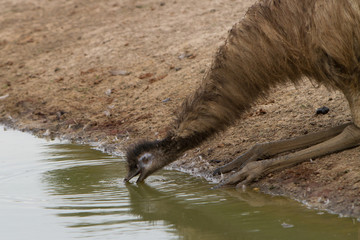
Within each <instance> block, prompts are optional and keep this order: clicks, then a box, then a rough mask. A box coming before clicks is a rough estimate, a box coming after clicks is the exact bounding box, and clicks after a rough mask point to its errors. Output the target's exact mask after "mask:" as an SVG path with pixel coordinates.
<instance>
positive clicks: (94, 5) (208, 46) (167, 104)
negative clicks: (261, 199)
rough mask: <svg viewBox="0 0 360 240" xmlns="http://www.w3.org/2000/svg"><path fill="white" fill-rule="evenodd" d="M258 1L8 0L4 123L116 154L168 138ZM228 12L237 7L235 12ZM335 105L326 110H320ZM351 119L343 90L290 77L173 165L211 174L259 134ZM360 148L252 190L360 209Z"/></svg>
mask: <svg viewBox="0 0 360 240" xmlns="http://www.w3.org/2000/svg"><path fill="white" fill-rule="evenodd" d="M253 2H254V1H253V0H222V1H210V0H204V1H201V2H189V1H185V0H176V1H169V2H165V3H164V2H161V1H156V0H142V1H132V0H128V1H122V2H121V3H119V2H118V1H115V0H113V1H112V0H109V1H102V2H99V1H95V0H90V1H85V0H79V1H76V2H73V1H65V0H59V1H55V2H54V1H52V2H48V1H43V0H32V1H23V0H17V1H10V0H5V1H3V3H2V5H3V7H2V8H1V9H0V52H1V58H0V123H1V124H4V125H8V126H10V127H13V128H15V129H19V130H22V131H27V132H31V133H33V134H35V135H37V136H40V137H49V138H53V137H60V138H66V139H69V140H72V141H74V142H77V143H90V144H91V143H92V144H94V143H96V144H98V145H99V148H102V149H103V150H104V151H106V152H108V153H111V154H118V153H121V152H123V151H124V147H126V146H128V145H129V144H132V143H134V142H136V141H138V140H139V139H143V138H146V139H161V138H162V137H164V136H165V135H166V131H167V129H168V127H167V126H168V125H169V124H170V123H171V122H172V121H173V116H174V112H176V110H177V108H178V106H179V105H180V104H181V103H182V101H183V100H184V99H185V98H186V96H188V95H189V94H190V93H191V92H193V91H194V89H196V87H197V86H198V85H199V84H200V82H201V79H202V77H203V75H204V73H205V72H206V70H207V69H208V67H209V66H210V64H211V61H212V56H213V55H214V53H215V51H216V49H217V48H218V46H219V45H221V44H222V43H223V42H224V39H225V37H226V34H227V31H228V30H229V29H230V28H231V26H232V25H233V24H234V23H236V22H237V21H239V20H240V19H241V17H242V16H243V15H244V13H245V11H246V9H247V8H248V7H249V6H251V5H252V3H253ZM224 16H227V17H226V18H224ZM323 106H326V107H328V108H329V109H330V111H329V113H327V114H325V115H316V114H315V112H316V109H317V108H319V107H323ZM349 121H351V117H350V112H349V109H348V106H347V103H346V101H345V99H344V97H343V96H342V95H341V94H340V93H339V92H329V91H328V90H327V89H326V88H324V87H322V86H316V85H314V84H312V83H311V82H310V81H308V80H306V79H304V82H303V83H301V84H299V85H297V86H294V85H286V86H279V87H277V88H276V89H273V91H272V93H271V94H270V95H269V96H268V97H267V98H266V100H262V101H260V102H258V103H257V105H255V106H254V107H253V108H252V109H251V111H249V112H247V113H246V114H244V116H243V117H242V118H241V119H239V121H238V123H237V124H235V125H234V126H232V127H230V128H229V129H228V130H226V131H225V132H224V133H221V134H220V135H218V136H216V137H215V138H213V139H211V140H209V141H207V142H205V143H204V144H202V145H201V146H200V147H198V148H196V149H193V150H190V151H188V152H187V154H186V156H184V157H182V158H181V159H179V160H178V161H176V162H175V163H174V164H173V165H172V166H171V167H172V168H175V169H179V170H182V171H185V172H188V173H190V174H193V175H201V176H203V177H205V178H207V177H208V176H210V174H211V172H212V171H213V170H214V169H215V168H217V167H219V166H221V165H223V164H225V163H227V162H229V161H231V160H232V159H233V158H235V157H236V156H238V155H240V154H241V153H243V152H244V151H246V150H247V149H249V148H251V146H253V145H254V144H256V143H261V142H267V141H274V140H278V139H286V138H291V137H294V136H298V135H304V134H307V133H311V132H316V131H321V130H323V129H325V128H328V127H332V126H337V125H340V124H343V123H347V122H349ZM359 156H360V148H354V149H350V150H346V151H343V152H340V153H335V154H331V155H329V156H325V157H322V158H319V159H314V161H312V162H305V163H303V164H300V165H298V166H296V167H293V168H291V169H287V170H284V171H282V172H277V173H273V174H269V175H268V176H266V177H264V178H263V179H261V180H260V181H258V182H255V183H253V184H252V185H251V186H250V187H257V188H259V189H260V191H262V192H265V193H269V194H275V195H284V196H287V197H289V198H292V199H296V200H298V201H300V202H304V203H305V202H306V204H308V205H309V206H311V207H313V208H319V209H322V210H323V209H327V210H328V211H330V212H333V213H336V214H339V215H341V216H351V217H354V218H359V217H360V198H359V196H360V161H359Z"/></svg>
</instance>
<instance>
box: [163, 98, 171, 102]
mask: <svg viewBox="0 0 360 240" xmlns="http://www.w3.org/2000/svg"><path fill="white" fill-rule="evenodd" d="M170 100H171V99H170V98H165V99H164V100H162V102H163V103H166V102H168V101H170Z"/></svg>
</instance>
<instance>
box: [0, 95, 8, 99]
mask: <svg viewBox="0 0 360 240" xmlns="http://www.w3.org/2000/svg"><path fill="white" fill-rule="evenodd" d="M8 96H9V94H5V95H3V96H0V100H4V99H5V98H7V97H8Z"/></svg>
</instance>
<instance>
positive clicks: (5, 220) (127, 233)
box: [0, 128, 360, 240]
mask: <svg viewBox="0 0 360 240" xmlns="http://www.w3.org/2000/svg"><path fill="white" fill-rule="evenodd" d="M0 151H1V153H2V154H1V159H0V212H1V216H2V217H1V219H0V228H1V231H0V239H7V240H12V239H17V240H18V239H25V238H26V239H38V240H41V239H75V238H76V239H77V238H86V239H132V240H133V239H247V240H248V239H326V240H329V239H341V240H344V239H352V240H354V239H356V240H357V239H359V238H360V223H359V222H358V221H357V220H356V219H353V218H340V217H338V216H336V215H332V214H328V213H325V212H322V211H316V210H311V209H308V208H307V207H306V206H304V205H301V204H299V203H298V202H295V201H292V200H289V199H286V198H283V197H272V196H269V195H264V194H261V193H259V192H256V191H237V190H234V189H230V190H217V191H214V190H211V189H210V188H211V186H212V184H209V183H208V182H206V181H205V180H203V179H201V178H197V177H193V176H190V175H188V174H185V173H181V172H177V171H169V170H162V171H160V172H158V173H157V174H155V175H153V176H150V177H149V179H148V180H147V182H146V184H139V185H136V184H132V183H130V184H125V183H124V182H123V177H124V176H125V174H126V166H125V161H124V160H123V158H122V157H121V156H120V157H115V156H109V155H107V154H104V153H102V152H100V151H98V150H95V149H93V148H91V147H90V146H87V145H77V144H70V143H68V142H61V141H47V140H44V139H39V138H35V137H34V136H32V135H29V134H27V133H23V132H18V131H13V130H6V131H4V130H3V129H2V128H0Z"/></svg>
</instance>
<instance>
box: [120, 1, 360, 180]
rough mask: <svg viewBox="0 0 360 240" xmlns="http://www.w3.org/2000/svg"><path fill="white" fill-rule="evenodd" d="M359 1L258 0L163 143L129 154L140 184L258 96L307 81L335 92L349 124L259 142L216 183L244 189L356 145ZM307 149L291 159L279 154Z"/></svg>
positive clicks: (230, 121)
mask: <svg viewBox="0 0 360 240" xmlns="http://www.w3.org/2000/svg"><path fill="white" fill-rule="evenodd" d="M359 61H360V0H302V1H297V0H261V1H259V2H257V3H256V4H255V5H253V6H252V7H251V8H250V9H249V10H248V11H247V13H246V15H245V17H244V18H243V19H242V20H241V21H240V22H239V23H237V24H235V25H234V26H233V28H232V29H231V30H230V31H229V34H228V37H227V40H226V41H225V44H224V45H223V46H222V47H220V49H219V50H218V52H217V53H216V55H215V57H214V60H213V63H212V66H211V68H210V69H209V70H208V72H207V73H206V74H205V76H204V78H203V81H202V83H201V85H200V86H199V88H198V89H197V90H196V91H195V92H194V93H193V94H192V95H191V96H189V97H188V98H187V99H186V100H185V101H184V103H183V104H182V106H181V108H180V111H179V113H178V114H177V116H176V120H175V122H174V123H173V125H172V126H171V128H170V129H171V130H170V131H169V132H168V133H167V137H165V138H164V139H163V140H160V141H154V142H145V141H143V142H140V143H138V144H137V145H135V146H132V147H131V148H129V150H128V151H127V161H128V167H129V173H128V176H127V178H126V179H125V181H129V180H130V179H131V178H133V177H134V176H136V175H138V174H140V176H139V178H138V182H141V181H143V180H144V179H145V178H146V177H147V176H149V175H150V174H152V173H153V172H155V171H156V170H158V169H160V168H162V167H164V166H165V165H167V164H169V163H171V162H172V161H175V160H176V159H177V158H178V157H179V156H181V155H182V154H183V153H184V152H185V151H186V150H188V149H191V148H194V147H196V146H198V145H199V144H201V143H202V142H203V141H204V140H206V139H208V138H210V137H212V136H213V135H215V134H216V133H218V132H220V131H222V130H224V129H225V128H226V127H228V126H229V125H231V124H233V123H234V121H235V120H236V119H238V118H239V117H240V116H241V114H243V113H244V112H246V111H247V110H248V109H250V108H251V106H252V105H253V104H255V103H256V101H257V100H258V99H259V98H265V97H266V96H267V95H268V93H269V92H270V91H271V89H272V88H273V87H274V86H276V85H278V84H284V83H286V82H293V83H297V82H298V81H300V80H301V79H302V78H303V77H304V76H305V77H308V78H309V79H311V80H312V81H315V82H317V83H319V84H322V85H325V86H326V87H328V88H329V89H333V90H340V91H342V92H343V93H344V95H345V97H346V99H347V100H348V102H349V107H350V109H351V114H352V118H353V123H351V124H348V125H343V126H339V127H336V128H333V129H330V130H328V131H324V132H321V133H315V134H310V135H307V136H301V137H299V138H295V139H290V140H282V141H278V142H272V143H265V144H258V145H256V146H254V147H253V148H252V149H250V150H249V151H248V152H246V153H245V154H243V155H242V156H240V157H238V158H236V159H235V160H234V161H233V162H231V163H230V164H228V165H225V166H223V167H221V168H219V169H217V170H216V171H215V172H214V173H215V174H218V173H226V172H229V171H232V170H234V169H236V170H238V172H237V173H235V174H233V175H232V176H229V177H228V178H227V179H225V180H224V181H223V182H221V183H220V186H225V185H238V186H240V185H243V184H247V183H249V182H250V181H252V180H254V179H256V178H259V177H261V176H263V175H264V174H267V173H269V172H272V171H275V170H279V169H283V168H285V167H290V166H293V165H295V164H298V163H300V162H302V161H306V160H308V159H310V158H315V157H318V156H322V155H326V154H330V153H332V152H335V151H341V150H343V149H346V148H350V147H354V146H357V145H359V144H360V128H359V127H360V82H359V80H360V62H359ZM299 148H305V149H303V150H300V151H298V152H295V153H290V154H288V155H285V156H282V157H277V158H270V159H266V160H263V161H257V160H258V159H260V158H264V157H265V156H266V157H272V156H275V155H276V154H278V153H282V152H287V151H290V150H294V149H299Z"/></svg>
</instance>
